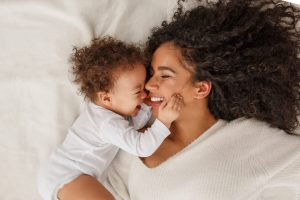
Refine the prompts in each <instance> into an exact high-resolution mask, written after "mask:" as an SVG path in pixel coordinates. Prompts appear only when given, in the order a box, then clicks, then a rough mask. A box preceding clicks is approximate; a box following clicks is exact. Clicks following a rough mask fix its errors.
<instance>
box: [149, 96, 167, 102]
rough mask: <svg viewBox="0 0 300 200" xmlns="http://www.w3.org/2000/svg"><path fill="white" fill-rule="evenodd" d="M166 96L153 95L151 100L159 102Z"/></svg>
mask: <svg viewBox="0 0 300 200" xmlns="http://www.w3.org/2000/svg"><path fill="white" fill-rule="evenodd" d="M163 100H164V98H163V97H151V101H154V102H159V101H163Z"/></svg>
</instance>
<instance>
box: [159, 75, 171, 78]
mask: <svg viewBox="0 0 300 200" xmlns="http://www.w3.org/2000/svg"><path fill="white" fill-rule="evenodd" d="M160 77H161V78H163V79H167V78H170V77H171V76H169V75H161V76H160Z"/></svg>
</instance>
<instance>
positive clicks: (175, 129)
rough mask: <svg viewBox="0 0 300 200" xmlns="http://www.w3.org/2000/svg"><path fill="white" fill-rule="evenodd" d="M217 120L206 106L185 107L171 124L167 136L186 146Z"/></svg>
mask: <svg viewBox="0 0 300 200" xmlns="http://www.w3.org/2000/svg"><path fill="white" fill-rule="evenodd" d="M216 122H217V119H216V118H215V117H214V116H213V115H212V114H211V113H210V111H209V110H208V108H207V106H201V105H198V106H195V105H193V106H190V107H186V108H185V109H184V110H183V111H182V113H181V115H180V118H178V119H177V120H176V121H175V122H174V123H173V124H172V126H171V135H170V136H169V137H168V138H169V139H170V140H172V141H173V142H175V143H177V144H178V145H183V146H187V145H189V144H190V143H192V142H193V141H194V140H195V139H197V138H198V137H199V136H200V135H202V134H203V133H204V132H205V131H206V130H207V129H209V128H210V127H211V126H212V125H214V124H215V123H216Z"/></svg>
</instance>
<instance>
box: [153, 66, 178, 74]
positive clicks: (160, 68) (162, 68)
mask: <svg viewBox="0 0 300 200" xmlns="http://www.w3.org/2000/svg"><path fill="white" fill-rule="evenodd" d="M157 69H158V70H160V71H162V70H167V71H170V72H172V73H174V74H176V71H174V70H173V69H171V68H170V67H166V66H159V67H158V68H157Z"/></svg>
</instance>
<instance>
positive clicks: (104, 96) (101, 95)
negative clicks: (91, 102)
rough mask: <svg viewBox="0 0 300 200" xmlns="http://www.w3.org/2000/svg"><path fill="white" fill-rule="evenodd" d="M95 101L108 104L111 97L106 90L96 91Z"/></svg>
mask: <svg viewBox="0 0 300 200" xmlns="http://www.w3.org/2000/svg"><path fill="white" fill-rule="evenodd" d="M96 96H97V101H98V102H99V103H101V104H104V105H110V104H111V97H110V95H109V93H107V92H97V93H96Z"/></svg>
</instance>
